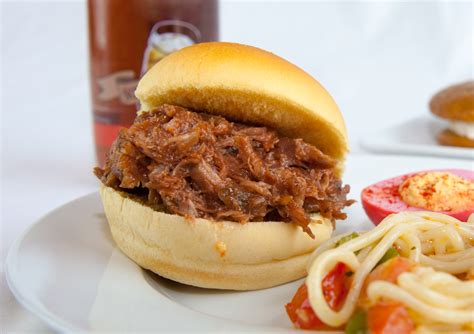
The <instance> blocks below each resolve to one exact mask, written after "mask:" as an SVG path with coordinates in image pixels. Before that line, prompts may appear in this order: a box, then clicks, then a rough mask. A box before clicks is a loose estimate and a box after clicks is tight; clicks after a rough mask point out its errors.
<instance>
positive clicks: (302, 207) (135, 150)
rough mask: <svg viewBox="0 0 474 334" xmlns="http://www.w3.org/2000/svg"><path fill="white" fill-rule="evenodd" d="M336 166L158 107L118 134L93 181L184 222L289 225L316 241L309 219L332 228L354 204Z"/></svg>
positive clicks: (314, 152) (266, 138)
mask: <svg viewBox="0 0 474 334" xmlns="http://www.w3.org/2000/svg"><path fill="white" fill-rule="evenodd" d="M335 164H336V162H335V161H334V160H333V159H332V158H330V157H329V156H327V155H325V154H324V153H322V152H321V151H319V150H318V149H317V148H315V147H314V146H312V145H309V144H307V143H305V142H304V141H303V140H302V139H290V138H286V137H282V136H279V135H278V134H277V133H276V132H275V131H273V130H271V129H269V128H266V127H252V126H248V125H244V124H239V123H233V122H230V121H227V120H226V119H225V118H223V117H220V116H211V115H208V114H203V113H197V112H193V111H190V110H187V109H184V108H181V107H177V106H171V105H163V106H161V107H159V108H157V109H155V110H153V111H149V112H145V113H142V114H140V115H139V116H138V117H137V118H136V120H135V122H134V124H133V125H132V126H131V127H130V128H129V129H124V130H122V131H121V132H120V134H119V136H118V138H117V139H116V141H115V143H114V144H113V146H112V148H111V150H110V152H109V155H108V158H107V161H106V164H105V166H104V168H103V169H101V168H96V169H95V174H96V175H97V177H99V179H100V180H101V181H102V182H103V183H104V184H105V185H107V186H110V187H113V188H115V189H118V190H121V191H129V192H135V193H136V192H140V193H143V194H144V195H145V196H147V201H148V203H149V204H154V205H158V204H159V205H162V206H163V207H164V208H165V210H166V211H167V212H170V213H173V214H178V215H182V216H184V217H186V218H190V219H191V218H194V217H199V218H206V219H211V220H230V221H236V222H241V223H245V222H249V221H269V220H272V221H285V222H293V223H296V224H298V225H300V226H301V227H302V228H303V230H304V231H305V232H307V233H308V234H309V235H310V236H312V237H314V235H313V234H312V232H311V230H310V229H309V227H308V224H309V223H310V214H311V213H316V212H319V213H320V214H321V215H322V216H323V217H325V218H328V219H330V220H332V221H333V222H334V221H335V220H336V219H345V218H346V215H345V214H344V213H343V212H342V209H343V208H344V207H345V206H348V205H350V204H352V202H353V201H351V200H347V198H346V196H347V193H348V192H349V186H348V185H345V186H343V185H342V183H341V181H340V179H339V178H338V177H337V176H336V175H335V174H334V171H333V170H334V167H335Z"/></svg>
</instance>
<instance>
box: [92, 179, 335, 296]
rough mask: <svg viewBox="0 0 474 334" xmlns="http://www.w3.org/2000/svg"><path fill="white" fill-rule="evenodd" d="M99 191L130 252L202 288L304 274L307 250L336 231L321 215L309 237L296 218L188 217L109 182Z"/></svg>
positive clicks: (238, 286) (253, 285)
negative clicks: (238, 220)
mask: <svg viewBox="0 0 474 334" xmlns="http://www.w3.org/2000/svg"><path fill="white" fill-rule="evenodd" d="M100 195H101V197H102V202H103V204H104V210H105V214H106V216H107V220H108V222H109V225H110V230H111V232H112V236H113V238H114V240H115V242H116V243H117V245H118V247H119V248H120V249H121V250H122V251H123V252H124V253H125V254H126V255H127V256H128V257H130V258H131V259H132V260H133V261H135V262H136V263H137V264H138V265H140V266H141V267H143V268H145V269H149V270H151V271H153V272H155V273H156V274H158V275H160V276H163V277H166V278H168V279H171V280H174V281H177V282H181V283H184V284H188V285H194V286H198V287H203V288H214V289H230V290H256V289H263V288H269V287H272V286H275V285H279V284H283V283H286V282H289V281H293V280H296V279H298V278H301V277H304V276H305V275H306V269H305V266H306V261H307V259H308V257H309V255H310V254H311V252H312V251H313V250H314V249H315V248H316V247H317V246H318V245H319V244H321V243H322V242H323V241H325V240H327V239H329V238H330V236H331V233H332V231H333V226H332V224H331V222H330V221H328V220H327V219H324V218H322V217H321V216H320V215H313V216H312V217H311V219H312V223H311V224H310V228H311V230H312V231H313V233H314V235H315V236H316V238H315V239H311V238H310V237H309V236H308V235H307V234H306V233H305V232H303V231H302V229H301V227H298V226H297V225H296V224H292V223H283V222H250V223H246V224H240V223H236V222H229V221H220V222H215V221H210V220H207V219H200V218H197V219H193V220H187V219H185V218H184V217H181V216H178V215H172V214H167V213H164V212H160V211H157V210H155V209H152V208H151V207H149V206H147V205H145V204H144V203H143V202H141V201H140V200H139V198H138V197H132V196H130V195H128V194H126V193H123V192H119V191H116V190H114V189H112V188H109V187H105V186H102V187H101V189H100Z"/></svg>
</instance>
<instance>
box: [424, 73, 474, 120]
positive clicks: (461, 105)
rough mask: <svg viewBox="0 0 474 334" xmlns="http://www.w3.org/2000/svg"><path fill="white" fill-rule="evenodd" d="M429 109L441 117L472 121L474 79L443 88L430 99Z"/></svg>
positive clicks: (473, 116)
mask: <svg viewBox="0 0 474 334" xmlns="http://www.w3.org/2000/svg"><path fill="white" fill-rule="evenodd" d="M430 109H431V112H432V113H433V114H435V115H437V116H439V117H442V118H446V119H449V120H453V121H461V122H474V81H468V82H464V83H461V84H457V85H454V86H450V87H448V88H446V89H443V90H442V91H440V92H439V93H437V94H436V95H435V96H433V98H432V99H431V101H430Z"/></svg>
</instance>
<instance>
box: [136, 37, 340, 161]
mask: <svg viewBox="0 0 474 334" xmlns="http://www.w3.org/2000/svg"><path fill="white" fill-rule="evenodd" d="M136 96H137V98H138V99H139V100H140V103H141V109H142V111H147V110H151V109H153V108H155V107H157V106H159V105H161V104H174V105H179V106H183V107H186V108H190V109H194V110H198V111H203V112H207V113H211V114H217V115H222V116H224V117H227V118H228V119H229V120H234V121H239V122H245V123H250V124H257V125H264V126H268V127H271V128H274V129H276V130H278V131H279V132H280V133H281V134H282V135H284V136H288V137H293V138H303V139H304V140H305V141H306V142H308V143H310V144H312V145H314V146H316V147H317V148H319V149H320V150H321V151H323V152H324V153H326V154H328V155H330V156H332V157H333V158H335V159H337V160H338V161H339V162H340V166H339V169H341V168H340V167H341V166H342V162H343V161H344V157H345V155H346V152H347V150H348V143H347V133H346V127H345V124H344V120H343V118H342V115H341V113H340V111H339V108H338V106H337V105H336V103H335V102H334V100H333V99H332V97H331V96H330V95H329V93H328V92H327V91H326V90H325V89H324V88H323V87H322V86H321V85H320V84H319V83H318V82H317V81H316V80H315V79H314V78H312V77H311V76H310V75H309V74H307V73H306V72H304V71H303V70H302V69H300V68H298V67H297V66H295V65H293V64H291V63H290V62H288V61H286V60H284V59H282V58H280V57H278V56H276V55H274V54H272V53H270V52H267V51H264V50H261V49H258V48H255V47H251V46H246V45H241V44H235V43H224V42H212V43H201V44H196V45H193V46H190V47H187V48H184V49H181V50H179V51H177V52H174V53H172V54H171V55H169V56H167V57H166V58H164V59H163V60H161V61H160V62H158V63H157V64H156V65H155V66H153V68H151V69H150V70H149V71H148V72H147V73H146V74H145V76H144V77H143V78H142V79H141V80H140V83H139V84H138V88H137V90H136Z"/></svg>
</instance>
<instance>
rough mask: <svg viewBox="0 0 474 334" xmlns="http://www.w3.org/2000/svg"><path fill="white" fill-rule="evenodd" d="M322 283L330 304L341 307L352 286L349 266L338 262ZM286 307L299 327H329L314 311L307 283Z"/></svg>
mask: <svg viewBox="0 0 474 334" xmlns="http://www.w3.org/2000/svg"><path fill="white" fill-rule="evenodd" d="M321 285H322V289H323V295H324V298H325V299H326V302H327V303H328V305H329V306H330V307H331V308H332V309H334V310H337V309H339V308H340V307H341V306H342V304H343V303H344V300H345V298H346V296H347V293H348V291H349V287H350V279H348V268H347V266H346V265H345V264H344V263H341V262H339V263H338V264H336V266H335V267H334V268H333V269H332V270H331V271H330V272H328V273H327V274H326V276H325V277H324V279H323V281H322V282H321ZM285 308H286V312H287V313H288V317H289V318H290V320H291V322H293V324H294V325H295V326H296V327H298V328H302V329H325V328H328V326H327V325H326V324H324V323H323V322H322V321H321V320H320V319H319V318H318V316H317V315H316V314H315V313H314V311H313V308H312V307H311V304H310V303H309V300H308V288H307V286H306V284H305V283H303V284H302V285H301V286H300V287H299V289H298V290H297V291H296V293H295V295H294V296H293V299H292V300H291V302H289V303H288V304H286V305H285Z"/></svg>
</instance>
